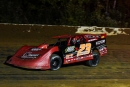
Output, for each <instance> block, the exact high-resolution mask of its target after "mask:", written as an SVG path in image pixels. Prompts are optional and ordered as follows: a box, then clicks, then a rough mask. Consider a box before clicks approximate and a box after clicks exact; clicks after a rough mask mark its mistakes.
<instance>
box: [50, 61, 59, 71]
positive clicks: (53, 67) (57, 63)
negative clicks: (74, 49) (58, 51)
mask: <svg viewBox="0 0 130 87" xmlns="http://www.w3.org/2000/svg"><path fill="white" fill-rule="evenodd" d="M59 65H60V61H59V60H58V59H54V60H53V61H52V62H51V67H52V69H58V68H59Z"/></svg>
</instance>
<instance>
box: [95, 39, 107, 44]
mask: <svg viewBox="0 0 130 87" xmlns="http://www.w3.org/2000/svg"><path fill="white" fill-rule="evenodd" d="M104 43H105V40H100V41H97V42H96V45H100V44H104Z"/></svg>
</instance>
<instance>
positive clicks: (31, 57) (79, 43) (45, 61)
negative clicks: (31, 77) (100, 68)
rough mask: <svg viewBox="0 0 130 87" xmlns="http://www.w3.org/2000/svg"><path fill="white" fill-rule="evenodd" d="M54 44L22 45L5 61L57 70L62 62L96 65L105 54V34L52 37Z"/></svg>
mask: <svg viewBox="0 0 130 87" xmlns="http://www.w3.org/2000/svg"><path fill="white" fill-rule="evenodd" d="M53 38H55V39H57V41H56V43H54V44H45V43H44V44H41V45H39V46H23V47H21V48H20V49H19V50H18V51H17V52H16V53H15V54H14V55H13V56H12V57H11V58H9V59H8V60H6V62H5V63H7V64H11V65H14V66H17V67H22V68H27V69H41V70H46V69H51V70H58V69H59V68H60V67H61V66H62V64H71V63H76V62H81V61H85V62H86V64H87V65H88V66H97V65H98V63H99V58H100V56H103V55H105V54H107V46H106V34H105V33H104V34H98V35H96V34H77V35H61V36H55V37H53Z"/></svg>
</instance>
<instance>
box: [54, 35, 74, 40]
mask: <svg viewBox="0 0 130 87" xmlns="http://www.w3.org/2000/svg"><path fill="white" fill-rule="evenodd" d="M70 37H72V35H60V36H54V37H52V38H63V39H66V38H70Z"/></svg>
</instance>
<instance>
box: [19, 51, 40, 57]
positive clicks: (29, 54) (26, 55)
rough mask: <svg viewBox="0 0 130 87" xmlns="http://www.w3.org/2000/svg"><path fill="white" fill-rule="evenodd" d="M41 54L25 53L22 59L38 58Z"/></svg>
mask: <svg viewBox="0 0 130 87" xmlns="http://www.w3.org/2000/svg"><path fill="white" fill-rule="evenodd" d="M38 56H39V54H32V52H26V53H24V54H23V55H22V56H21V58H37V57H38Z"/></svg>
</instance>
